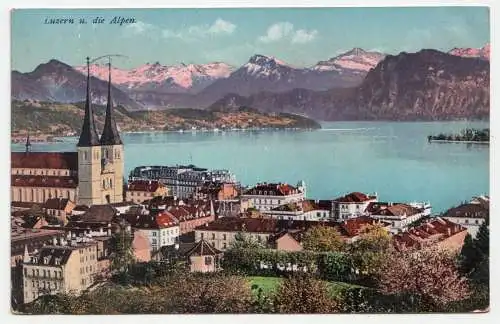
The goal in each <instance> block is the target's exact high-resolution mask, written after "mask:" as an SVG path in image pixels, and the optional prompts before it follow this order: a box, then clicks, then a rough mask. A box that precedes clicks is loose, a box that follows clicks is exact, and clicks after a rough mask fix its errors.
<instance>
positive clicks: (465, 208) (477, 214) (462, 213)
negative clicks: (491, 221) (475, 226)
mask: <svg viewBox="0 0 500 324" xmlns="http://www.w3.org/2000/svg"><path fill="white" fill-rule="evenodd" d="M489 214H490V211H489V209H488V208H486V207H485V206H484V205H482V204H471V203H469V204H463V205H460V206H458V207H454V208H451V209H448V210H447V211H446V212H445V213H444V214H443V217H470V218H487V217H488V216H489Z"/></svg>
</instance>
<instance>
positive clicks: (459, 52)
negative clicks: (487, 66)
mask: <svg viewBox="0 0 500 324" xmlns="http://www.w3.org/2000/svg"><path fill="white" fill-rule="evenodd" d="M448 54H451V55H455V56H461V57H477V58H480V59H483V60H487V61H489V60H490V44H489V43H487V44H486V45H484V46H483V47H481V48H470V47H469V48H458V47H455V48H454V49H452V50H451V51H449V52H448Z"/></svg>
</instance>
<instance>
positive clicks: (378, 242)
mask: <svg viewBox="0 0 500 324" xmlns="http://www.w3.org/2000/svg"><path fill="white" fill-rule="evenodd" d="M392 247H393V246H392V238H391V236H390V235H389V232H388V231H387V230H386V229H385V228H383V227H382V226H380V225H368V226H366V227H364V228H363V229H362V230H361V233H360V234H359V238H358V240H356V241H355V242H353V243H352V244H351V246H350V247H349V250H350V252H351V256H352V260H353V263H354V267H355V269H356V270H357V272H358V273H359V275H361V277H362V278H365V279H373V276H374V275H376V274H377V273H378V271H379V270H380V267H381V265H382V263H383V262H384V259H385V258H386V257H387V254H389V253H390V252H391V251H392V250H393V248H392Z"/></svg>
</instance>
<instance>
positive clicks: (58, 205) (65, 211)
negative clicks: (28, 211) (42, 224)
mask: <svg viewBox="0 0 500 324" xmlns="http://www.w3.org/2000/svg"><path fill="white" fill-rule="evenodd" d="M75 207H76V205H75V204H74V203H73V202H72V201H71V200H69V199H68V198H50V199H47V200H46V201H45V204H43V209H44V211H45V212H46V213H47V215H51V216H54V217H57V219H59V220H60V221H61V222H62V223H63V224H66V223H67V222H68V216H70V215H71V212H72V211H73V208H75Z"/></svg>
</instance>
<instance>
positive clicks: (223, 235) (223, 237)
mask: <svg viewBox="0 0 500 324" xmlns="http://www.w3.org/2000/svg"><path fill="white" fill-rule="evenodd" d="M222 239H223V240H226V234H222ZM224 245H226V243H224Z"/></svg>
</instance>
